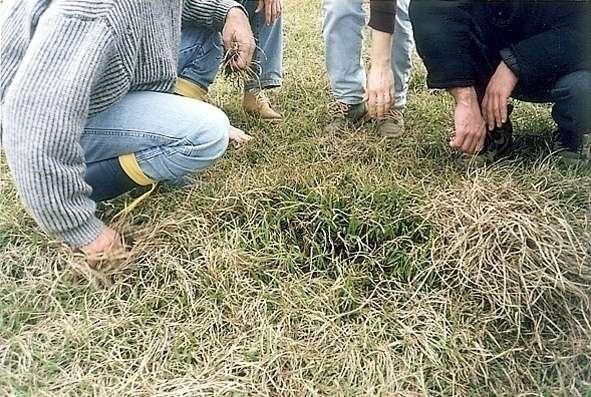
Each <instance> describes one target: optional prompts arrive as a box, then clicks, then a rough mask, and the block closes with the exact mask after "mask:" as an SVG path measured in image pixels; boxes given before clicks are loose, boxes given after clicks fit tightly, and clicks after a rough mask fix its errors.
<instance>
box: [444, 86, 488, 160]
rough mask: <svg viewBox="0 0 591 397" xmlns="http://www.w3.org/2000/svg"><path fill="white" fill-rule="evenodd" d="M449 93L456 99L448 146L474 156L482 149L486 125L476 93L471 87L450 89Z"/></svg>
mask: <svg viewBox="0 0 591 397" xmlns="http://www.w3.org/2000/svg"><path fill="white" fill-rule="evenodd" d="M450 93H451V94H452V95H453V96H454V98H455V99H456V109H455V114H454V124H455V131H454V136H453V137H452V139H451V142H450V146H451V147H453V148H455V149H458V150H460V151H462V152H464V153H468V154H476V153H478V152H480V151H481V150H482V149H483V148H484V143H485V140H486V124H485V122H484V119H483V117H482V113H481V111H480V106H479V104H478V98H477V96H476V91H475V90H474V88H473V87H470V88H463V87H462V88H454V89H451V90H450Z"/></svg>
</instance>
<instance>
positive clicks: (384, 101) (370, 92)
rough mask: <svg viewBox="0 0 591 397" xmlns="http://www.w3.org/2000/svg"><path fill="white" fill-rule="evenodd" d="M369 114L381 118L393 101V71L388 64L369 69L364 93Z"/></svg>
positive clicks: (373, 66)
mask: <svg viewBox="0 0 591 397" xmlns="http://www.w3.org/2000/svg"><path fill="white" fill-rule="evenodd" d="M365 100H366V101H367V108H368V113H369V116H370V117H372V118H378V119H381V118H383V117H384V116H385V115H386V114H387V113H388V111H389V110H390V108H391V107H392V103H393V102H394V73H392V68H391V66H390V64H389V63H388V64H385V65H383V66H375V65H372V67H371V68H370V70H369V75H368V78H367V92H366V93H365Z"/></svg>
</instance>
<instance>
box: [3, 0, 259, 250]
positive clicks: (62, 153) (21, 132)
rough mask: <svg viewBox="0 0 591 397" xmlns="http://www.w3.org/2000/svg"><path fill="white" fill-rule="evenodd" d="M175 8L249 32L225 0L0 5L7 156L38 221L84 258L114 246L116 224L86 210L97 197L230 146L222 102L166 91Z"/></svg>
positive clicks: (180, 170)
mask: <svg viewBox="0 0 591 397" xmlns="http://www.w3.org/2000/svg"><path fill="white" fill-rule="evenodd" d="M181 10H182V15H181ZM181 18H182V19H183V21H184V22H185V23H190V24H195V25H202V26H206V27H208V28H210V29H212V30H221V29H223V28H224V27H225V25H228V26H226V27H225V29H228V30H230V31H231V33H230V34H231V36H232V37H233V38H234V39H235V40H237V41H241V42H249V40H250V38H249V37H244V36H245V35H248V31H246V32H245V31H243V30H240V28H239V27H240V26H244V24H246V25H247V24H248V19H247V17H246V14H245V13H244V10H243V9H242V8H241V6H239V4H237V3H235V2H233V1H228V0H187V1H184V2H181V1H180V0H178V1H168V2H162V1H159V0H148V1H144V2H141V3H137V4H136V3H135V2H121V1H106V2H105V1H94V0H93V1H77V0H65V1H60V2H47V1H45V0H15V1H13V2H10V3H9V4H8V5H7V9H5V10H4V12H3V20H2V21H1V23H0V33H1V35H2V38H3V40H2V41H1V42H0V100H1V102H0V103H1V105H2V131H3V142H2V143H3V149H4V151H5V154H6V158H7V161H8V166H9V168H10V170H11V172H12V175H13V177H14V181H15V184H16V187H17V189H18V192H19V194H20V196H21V198H22V200H23V201H24V203H25V205H26V207H27V208H28V210H29V212H30V213H31V214H32V216H33V217H34V218H35V220H36V221H37V223H38V224H39V225H40V226H41V227H42V228H43V229H44V230H45V231H47V232H48V233H50V234H53V235H55V236H57V237H58V238H60V239H62V240H63V241H65V242H67V243H69V244H70V245H71V246H73V247H76V248H81V250H82V251H83V252H84V253H86V254H87V255H89V256H95V255H97V254H108V253H109V252H110V251H113V250H119V249H120V248H121V239H120V236H119V235H118V233H117V232H116V231H114V230H112V229H111V228H109V227H108V226H106V225H104V224H103V222H101V221H100V220H99V219H98V218H97V217H96V215H95V209H96V202H98V201H102V200H107V199H110V198H113V197H116V196H118V195H120V194H123V193H125V192H127V191H129V190H131V189H133V188H135V187H137V186H142V185H150V184H153V183H155V182H160V181H162V182H173V183H176V182H178V181H179V180H180V179H182V178H183V177H184V176H185V175H186V174H188V173H190V172H195V171H200V170H203V169H205V168H207V167H209V166H210V165H211V164H212V163H213V162H214V161H215V160H216V159H218V158H219V157H220V156H222V154H223V153H224V152H225V150H226V147H227V145H228V140H229V135H230V131H231V127H230V124H229V122H228V118H227V117H226V115H225V114H224V113H223V112H222V111H221V110H219V109H217V108H215V107H213V106H211V105H208V104H205V103H203V102H199V101H196V100H193V99H188V98H184V97H181V96H176V95H172V94H170V93H169V92H171V90H172V88H173V86H174V83H175V80H176V70H177V66H178V65H177V62H178V61H177V54H178V50H179V43H180V24H181ZM239 51H245V49H244V46H242V47H241V49H240V50H239ZM249 53H250V54H251V53H252V51H250V50H248V51H246V52H245V53H244V54H243V55H244V59H246V60H247V62H245V66H246V65H247V63H248V62H249V61H250V59H248V58H247V54H249Z"/></svg>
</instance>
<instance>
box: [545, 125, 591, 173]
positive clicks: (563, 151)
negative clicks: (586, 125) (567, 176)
mask: <svg viewBox="0 0 591 397" xmlns="http://www.w3.org/2000/svg"><path fill="white" fill-rule="evenodd" d="M565 136H568V134H561V133H560V132H558V133H557V134H556V135H555V136H554V146H553V148H552V150H553V151H554V152H555V153H556V154H557V156H559V157H560V160H561V161H562V162H563V163H564V164H565V165H570V166H588V165H591V135H590V134H584V135H583V136H582V138H581V139H580V141H579V142H577V144H576V145H573V144H572V142H569V143H565V142H564V140H565V139H564V137H565ZM573 146H576V147H573Z"/></svg>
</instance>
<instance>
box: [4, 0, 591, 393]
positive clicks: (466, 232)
mask: <svg viewBox="0 0 591 397" xmlns="http://www.w3.org/2000/svg"><path fill="white" fill-rule="evenodd" d="M319 3H320V2H319V1H317V0H297V1H287V5H288V9H287V15H286V36H287V37H286V54H285V58H286V59H285V67H286V70H285V73H286V81H285V85H284V87H283V88H282V89H281V90H280V91H278V92H277V93H274V94H273V95H272V100H273V101H274V102H275V103H277V104H278V106H279V107H280V108H281V109H282V110H283V112H284V114H285V116H286V121H285V122H284V123H283V124H280V125H268V124H265V123H261V122H258V121H257V120H254V119H251V118H249V117H248V116H246V115H245V114H244V113H243V112H242V111H241V110H240V106H239V97H240V96H239V94H238V91H237V89H236V88H235V87H234V86H233V85H232V84H231V83H230V82H228V81H223V79H222V80H220V81H218V83H216V86H215V89H214V91H213V93H212V95H211V101H212V102H214V103H216V104H218V105H220V106H222V105H223V107H224V108H225V109H226V110H227V112H228V114H229V115H230V118H231V119H232V120H233V121H234V122H235V123H236V124H237V125H238V126H241V127H243V128H244V129H246V130H247V131H249V132H251V133H252V134H253V135H254V136H255V142H254V143H253V144H252V145H251V146H249V147H247V148H243V149H240V150H237V151H236V150H230V151H229V152H228V154H227V156H225V158H224V159H223V160H221V161H220V162H219V163H218V164H217V165H216V166H215V167H214V168H213V169H212V170H211V171H209V172H207V173H205V174H203V175H201V176H200V180H201V184H200V185H199V186H195V187H193V188H192V189H186V190H179V189H173V188H168V187H162V186H161V187H159V188H158V189H157V191H156V192H155V193H153V194H152V195H151V196H149V197H148V198H147V199H145V200H144V201H143V202H142V203H141V204H140V206H139V207H137V208H135V209H134V210H133V211H131V212H130V213H129V214H127V215H125V216H124V217H123V218H117V219H116V220H114V222H115V224H116V225H118V228H119V230H121V231H123V232H125V233H126V236H128V238H129V239H130V240H133V247H134V248H133V249H132V251H131V253H130V256H129V258H128V259H127V260H126V261H125V263H124V264H123V266H122V267H121V268H118V269H106V270H105V271H103V272H89V270H88V269H87V268H86V267H85V266H84V264H83V263H81V260H80V258H78V257H76V256H74V255H72V254H71V253H70V252H69V250H68V249H66V248H65V247H63V246H62V245H60V244H59V243H58V242H55V241H51V240H50V239H48V238H47V236H45V235H43V234H42V233H40V232H39V231H38V230H37V228H36V227H35V225H34V223H33V221H32V220H31V219H30V218H29V217H28V216H27V213H26V211H25V209H24V208H23V207H22V205H21V204H20V202H19V200H18V198H17V195H16V191H15V188H14V185H13V184H12V182H11V180H10V176H9V174H8V169H7V166H6V163H5V161H4V160H0V171H1V173H0V189H1V190H0V395H16V396H29V395H55V396H58V395H59V396H62V395H71V396H80V395H97V396H128V395H129V396H140V395H146V396H148V395H149V396H201V395H203V396H210V395H212V396H228V397H237V396H316V395H318V396H374V395H375V396H398V395H400V396H423V395H425V396H427V395H429V396H450V395H458V396H481V395H508V396H515V395H528V396H529V395H532V396H533V395H542V396H555V395H556V396H560V395H564V396H590V395H591V309H590V302H589V298H590V296H591V258H590V257H589V255H588V254H587V253H586V252H587V244H588V242H589V240H590V237H589V236H590V234H591V226H590V223H589V222H590V219H591V216H590V214H589V212H588V211H589V210H588V208H589V205H590V195H589V192H590V191H591V174H590V173H589V171H585V170H583V169H574V168H566V167H565V166H563V165H561V164H560V163H559V162H558V161H557V160H556V159H555V158H554V157H553V156H552V155H551V151H550V149H549V148H548V146H549V144H550V142H551V138H552V131H553V128H554V125H553V123H552V120H551V118H550V115H549V109H548V107H546V106H539V105H536V106H532V105H526V104H522V103H517V104H516V105H517V106H516V111H515V113H514V117H513V119H514V122H515V125H516V130H517V149H516V153H515V156H514V158H512V159H509V160H506V161H503V162H500V163H498V164H495V165H493V166H489V167H487V168H477V167H460V166H458V164H457V162H456V161H455V159H456V155H455V154H454V152H453V151H452V150H451V149H450V148H449V147H448V145H447V142H448V139H449V135H450V132H451V126H452V119H451V117H450V116H451V110H452V104H451V102H450V100H449V98H448V97H447V96H446V95H444V94H443V93H438V92H430V91H428V90H426V88H425V86H424V80H425V75H424V70H423V68H422V66H421V65H420V62H418V61H417V63H416V65H415V66H416V68H415V73H414V75H413V80H412V90H411V95H410V103H409V106H408V109H407V111H406V124H407V133H406V135H405V136H404V137H402V138H401V139H399V140H396V141H389V140H384V139H381V138H379V137H378V136H377V135H376V133H375V131H374V129H373V128H371V127H368V128H364V129H361V130H359V131H343V132H342V133H341V134H338V135H327V134H326V133H325V132H323V126H324V125H325V124H326V123H327V122H328V121H329V115H328V113H329V108H330V103H331V100H332V99H331V96H330V93H329V89H328V82H327V77H326V73H325V71H324V58H323V48H322V41H321V34H320V6H319ZM131 201H132V197H123V198H121V199H119V200H116V201H113V202H111V203H108V204H106V205H103V206H101V209H100V216H101V218H103V219H105V220H106V221H110V220H111V219H113V217H114V216H115V215H116V214H117V213H118V212H119V211H120V210H121V209H123V208H125V206H126V205H128V204H129V203H130V202H131Z"/></svg>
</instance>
